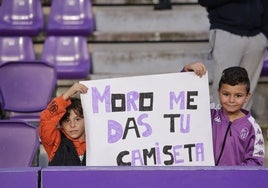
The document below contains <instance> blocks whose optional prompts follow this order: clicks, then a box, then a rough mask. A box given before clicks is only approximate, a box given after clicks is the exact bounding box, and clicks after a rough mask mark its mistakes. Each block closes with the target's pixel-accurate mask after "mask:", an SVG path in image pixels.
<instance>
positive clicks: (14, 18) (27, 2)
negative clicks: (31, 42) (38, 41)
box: [0, 0, 44, 36]
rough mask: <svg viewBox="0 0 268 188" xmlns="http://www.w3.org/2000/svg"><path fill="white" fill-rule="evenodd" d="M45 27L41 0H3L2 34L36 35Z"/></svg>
mask: <svg viewBox="0 0 268 188" xmlns="http://www.w3.org/2000/svg"><path fill="white" fill-rule="evenodd" d="M43 29H44V14H43V9H42V4H41V1H40V0H2V5H1V7H0V35H1V36H36V35H38V34H39V33H40V32H41V31H42V30H43Z"/></svg>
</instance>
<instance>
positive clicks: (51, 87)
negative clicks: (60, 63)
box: [0, 61, 56, 121]
mask: <svg viewBox="0 0 268 188" xmlns="http://www.w3.org/2000/svg"><path fill="white" fill-rule="evenodd" d="M55 88H56V70H55V68H54V67H52V66H50V65H48V64H46V63H44V62H42V61H32V62H29V61H25V62H22V61H14V62H7V63H5V64H2V65H1V66H0V103H1V105H2V109H3V110H5V112H16V113H21V114H19V115H20V116H19V118H20V119H23V120H27V121H29V120H30V119H32V121H36V120H39V112H40V111H42V110H43V109H44V108H46V106H47V104H48V103H49V102H50V100H51V97H52V95H53V94H54V91H55ZM14 118H16V117H14ZM9 119H12V113H10V114H9Z"/></svg>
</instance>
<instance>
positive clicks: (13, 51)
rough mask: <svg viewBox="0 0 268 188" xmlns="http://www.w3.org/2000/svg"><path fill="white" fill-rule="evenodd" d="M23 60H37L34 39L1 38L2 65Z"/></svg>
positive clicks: (0, 59)
mask: <svg viewBox="0 0 268 188" xmlns="http://www.w3.org/2000/svg"><path fill="white" fill-rule="evenodd" d="M21 60H23V61H26V60H27V61H33V60H35V52H34V47H33V41H32V38H30V37H27V36H24V37H0V65H1V64H3V63H5V62H8V61H21Z"/></svg>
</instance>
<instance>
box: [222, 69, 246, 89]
mask: <svg viewBox="0 0 268 188" xmlns="http://www.w3.org/2000/svg"><path fill="white" fill-rule="evenodd" d="M222 84H228V85H231V86H235V85H238V84H245V85H246V90H247V93H249V91H250V81H249V78H248V73H247V70H246V69H245V68H242V67H238V66H235V67H229V68H227V69H224V70H223V71H222V75H221V80H220V82H219V89H220V88H221V86H222Z"/></svg>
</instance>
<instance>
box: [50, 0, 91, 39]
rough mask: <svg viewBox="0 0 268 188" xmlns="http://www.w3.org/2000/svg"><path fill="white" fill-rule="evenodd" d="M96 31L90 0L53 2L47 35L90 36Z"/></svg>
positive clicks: (60, 0)
mask: <svg viewBox="0 0 268 188" xmlns="http://www.w3.org/2000/svg"><path fill="white" fill-rule="evenodd" d="M93 30H94V19H93V11H92V5H91V1H90V0H53V1H52V4H51V9H50V14H49V18H48V23H47V28H46V33H47V35H84V36H85V35H90V34H91V33H92V32H93Z"/></svg>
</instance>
